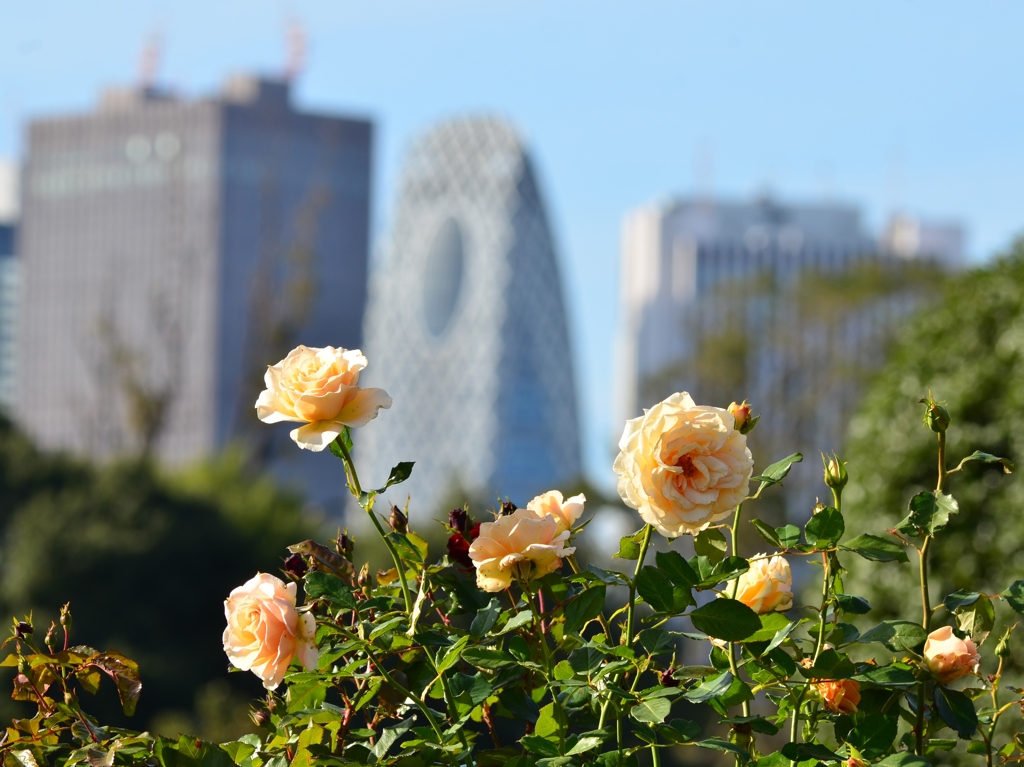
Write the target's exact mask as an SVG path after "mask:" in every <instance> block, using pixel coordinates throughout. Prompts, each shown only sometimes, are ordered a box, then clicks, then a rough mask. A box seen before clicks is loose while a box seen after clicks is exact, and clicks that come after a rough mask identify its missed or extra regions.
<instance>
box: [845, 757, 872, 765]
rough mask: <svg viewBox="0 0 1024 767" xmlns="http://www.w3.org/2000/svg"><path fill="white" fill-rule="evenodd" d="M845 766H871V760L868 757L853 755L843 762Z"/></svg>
mask: <svg viewBox="0 0 1024 767" xmlns="http://www.w3.org/2000/svg"><path fill="white" fill-rule="evenodd" d="M843 767H871V762H869V761H868V760H867V759H861V758H860V757H857V756H851V757H850V758H849V759H847V760H846V761H845V762H843Z"/></svg>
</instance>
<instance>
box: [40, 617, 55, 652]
mask: <svg viewBox="0 0 1024 767" xmlns="http://www.w3.org/2000/svg"><path fill="white" fill-rule="evenodd" d="M43 643H44V644H45V645H46V647H47V649H48V650H49V651H50V652H51V653H52V652H53V648H54V647H56V646H57V624H56V623H54V622H53V621H50V628H49V630H48V631H47V632H46V636H45V637H44V638H43Z"/></svg>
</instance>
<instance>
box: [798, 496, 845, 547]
mask: <svg viewBox="0 0 1024 767" xmlns="http://www.w3.org/2000/svg"><path fill="white" fill-rule="evenodd" d="M845 532H846V522H845V521H844V520H843V515H842V514H840V513H839V510H838V509H835V508H833V507H831V506H826V507H825V508H824V509H822V510H821V511H819V512H817V513H816V514H815V515H814V516H812V517H811V518H810V519H809V520H807V524H806V525H804V538H805V539H806V540H807V543H808V544H809V545H811V546H814V547H815V548H818V549H830V548H832V547H833V546H835V545H836V544H837V543H839V539H840V538H842V537H843V533H845Z"/></svg>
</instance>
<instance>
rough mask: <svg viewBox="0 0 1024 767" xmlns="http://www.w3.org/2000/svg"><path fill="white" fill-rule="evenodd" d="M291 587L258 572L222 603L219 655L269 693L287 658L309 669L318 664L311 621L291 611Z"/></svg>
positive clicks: (279, 678) (292, 601)
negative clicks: (224, 625) (224, 655)
mask: <svg viewBox="0 0 1024 767" xmlns="http://www.w3.org/2000/svg"><path fill="white" fill-rule="evenodd" d="M295 591H296V588H295V584H294V583H288V584H285V582H284V581H282V580H281V579H280V578H275V577H274V576H273V575H268V574H266V573H257V574H256V576H254V577H253V578H251V579H250V580H248V581H247V582H246V583H245V584H243V585H241V586H239V587H238V588H237V589H235V590H234V591H232V592H231V594H230V596H228V598H227V599H226V600H224V615H225V617H226V618H227V621H228V626H227V628H226V629H224V637H223V639H224V652H225V653H227V656H228V660H229V661H230V662H231V665H232V666H234V667H235V668H240V669H242V671H252V672H253V673H254V674H255V675H256V676H258V677H259V678H260V679H262V680H263V686H264V687H266V688H267V689H268V690H273V689H274V688H276V687H277V686H278V685H279V684H281V680H282V679H284V675H285V672H286V671H287V670H288V665H289V664H290V663H291V662H292V658H296V657H297V658H298V660H299V663H301V664H302V665H303V667H304V668H306V669H307V670H310V671H312V670H313V669H315V668H316V666H317V661H318V659H319V651H318V650H317V647H316V620H315V619H314V618H313V616H312V615H310V614H309V613H302V614H301V615H300V614H299V612H298V611H297V610H296V609H295Z"/></svg>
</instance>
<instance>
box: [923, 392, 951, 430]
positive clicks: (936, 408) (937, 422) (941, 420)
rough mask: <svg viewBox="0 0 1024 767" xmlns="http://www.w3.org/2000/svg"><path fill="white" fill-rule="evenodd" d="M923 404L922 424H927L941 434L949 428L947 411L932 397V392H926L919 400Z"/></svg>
mask: <svg viewBox="0 0 1024 767" xmlns="http://www.w3.org/2000/svg"><path fill="white" fill-rule="evenodd" d="M919 401H920V403H921V404H922V405H924V408H925V409H924V425H925V426H927V427H928V428H929V429H931V430H932V431H934V432H937V433H939V434H941V433H942V432H944V431H945V430H946V429H948V428H949V422H950V420H951V419H950V417H949V411H948V410H946V408H945V407H944V406H942V405H940V404H939V403H938V402H936V401H935V399H934V398H933V397H932V393H931V392H928V396H927V397H925V398H924V399H922V400H919Z"/></svg>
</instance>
